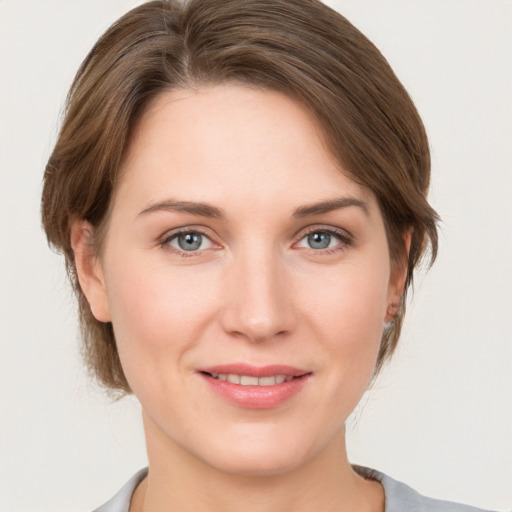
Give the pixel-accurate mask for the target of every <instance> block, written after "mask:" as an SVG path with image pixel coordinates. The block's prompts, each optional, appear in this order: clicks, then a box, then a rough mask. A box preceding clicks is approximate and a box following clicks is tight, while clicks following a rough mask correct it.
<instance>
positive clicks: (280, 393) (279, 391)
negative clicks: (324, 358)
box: [197, 364, 312, 409]
mask: <svg viewBox="0 0 512 512" xmlns="http://www.w3.org/2000/svg"><path fill="white" fill-rule="evenodd" d="M197 372H198V374H199V375H200V376H201V377H202V378H203V379H204V381H205V383H206V384H207V385H208V386H209V388H210V389H211V390H212V391H214V392H215V393H216V394H218V395H220V396H221V397H222V398H224V399H225V400H227V401H228V402H230V403H231V404H233V405H236V406H238V407H244V408H249V409H268V408H272V407H277V406H279V405H281V404H282V403H284V402H286V401H288V400H289V399H291V398H292V397H293V396H294V395H295V394H297V393H298V392H299V391H301V389H302V388H303V387H304V385H305V384H306V381H307V380H308V379H309V377H310V376H311V375H312V373H311V372H309V371H307V370H303V369H300V368H295V367H293V366H287V365H268V366H260V367H256V366H251V365H247V364H230V365H220V366H212V367H207V368H200V369H198V370H197Z"/></svg>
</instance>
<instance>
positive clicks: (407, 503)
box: [94, 466, 485, 512]
mask: <svg viewBox="0 0 512 512" xmlns="http://www.w3.org/2000/svg"><path fill="white" fill-rule="evenodd" d="M354 469H355V470H356V471H357V472H358V473H359V474H361V475H362V476H364V477H365V478H367V479H371V480H377V481H378V482H380V483H381V485H382V487H383V488H384V494H385V496H386V504H385V508H384V512H485V511H483V510H482V509H479V508H475V507H470V506H469V505H460V504H457V503H451V502H449V501H442V500H435V499H432V498H426V497H425V496H422V495H421V494H419V493H417V492H416V491H415V490H414V489H411V488H410V487H409V486H408V485H405V484H403V483H401V482H398V481H396V480H393V478H391V477H389V476H387V475H384V474H383V473H380V472H379V471H376V470H374V469H369V468H363V467H360V466H354ZM147 473H148V470H147V469H142V470H141V471H139V472H138V473H136V474H135V475H133V477H132V478H131V479H130V480H129V481H128V482H127V483H126V484H125V485H124V487H123V488H122V489H121V490H120V491H119V492H118V493H117V494H116V495H115V496H114V497H113V498H112V499H111V500H109V501H108V502H107V503H105V504H104V505H102V506H101V507H99V508H97V509H96V510H95V511H94V512H129V510H130V501H131V498H132V495H133V493H134V491H135V489H136V488H137V486H138V485H139V483H140V482H142V480H144V478H145V477H146V475H147Z"/></svg>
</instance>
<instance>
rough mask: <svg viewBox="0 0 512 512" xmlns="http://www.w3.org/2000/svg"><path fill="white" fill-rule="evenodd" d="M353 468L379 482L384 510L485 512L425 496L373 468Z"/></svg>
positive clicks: (400, 511) (399, 511) (401, 511)
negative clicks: (382, 491)
mask: <svg viewBox="0 0 512 512" xmlns="http://www.w3.org/2000/svg"><path fill="white" fill-rule="evenodd" d="M354 469H355V471H356V472H357V473H359V474H360V475H361V476H363V477H364V478H369V479H372V480H377V481H378V482H380V483H381V485H382V487H383V488H384V494H385V496H386V505H385V512H485V511H484V510H482V509H479V508H475V507H471V506H469V505H462V504H460V503H453V502H450V501H443V500H436V499H433V498H427V497H426V496H422V495H421V494H419V493H418V492H416V491H415V490H414V489H412V488H411V487H409V486H408V485H406V484H404V483H402V482H399V481H397V480H394V479H393V478H391V477H389V476H387V475H385V474H383V473H381V472H379V471H376V470H374V469H369V468H363V467H361V466H354ZM489 512H490V511H489Z"/></svg>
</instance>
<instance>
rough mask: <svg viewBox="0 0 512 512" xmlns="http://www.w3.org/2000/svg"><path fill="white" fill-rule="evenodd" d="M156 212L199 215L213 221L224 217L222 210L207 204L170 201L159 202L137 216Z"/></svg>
mask: <svg viewBox="0 0 512 512" xmlns="http://www.w3.org/2000/svg"><path fill="white" fill-rule="evenodd" d="M158 211H175V212H183V213H190V214H192V215H200V216H201V217H210V218H213V219H223V218H224V217H225V215H224V212H223V210H221V209H220V208H217V207H216V206H212V205H210V204H208V203H196V202H193V201H173V200H172V199H170V200H166V201H160V202H158V203H154V204H151V205H149V206H148V207H147V208H144V210H142V211H141V212H140V213H139V214H138V215H137V216H138V217H141V216H144V215H147V214H148V213H153V212H158Z"/></svg>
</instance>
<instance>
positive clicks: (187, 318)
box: [107, 257, 216, 380]
mask: <svg viewBox="0 0 512 512" xmlns="http://www.w3.org/2000/svg"><path fill="white" fill-rule="evenodd" d="M107 277H108V279H107V290H108V300H109V305H110V311H111V315H112V324H113V327H114V332H115V335H116V341H117V344H118V350H119V355H120V358H121V362H122V364H123V368H124V370H125V373H126V374H127V378H128V379H129V380H130V377H131V378H137V374H138V373H139V372H140V370H139V368H141V367H142V366H144V365H143V364H141V363H142V362H143V361H144V362H145V363H146V364H147V365H146V368H147V367H148V366H149V365H151V366H154V367H158V366H159V365H160V364H163V363H164V361H167V363H169V358H168V356H172V360H178V359H179V358H180V357H181V355H182V354H184V353H185V352H186V351H187V350H188V349H189V348H190V347H192V346H193V345H194V344H195V343H196V342H197V339H198V337H199V335H200V332H201V331H202V330H203V328H204V325H205V324H206V323H207V322H208V319H209V318H210V317H211V314H212V311H211V305H212V302H214V300H212V299H213V298H214V297H215V296H216V287H215V283H214V281H213V279H211V278H210V279H199V278H198V276H195V277H192V276H191V275H190V272H187V271H180V269H173V270H172V271H171V270H170V269H169V267H167V266H166V265H165V264H163V265H151V264H150V265H147V264H140V261H139V260H138V258H135V257H133V258H131V259H128V258H126V259H125V260H124V261H123V262H122V263H120V264H119V265H116V266H115V267H113V270H112V271H111V273H110V274H109V275H108V276H107ZM163 356H165V358H164V357H163ZM132 374H133V375H132Z"/></svg>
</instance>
